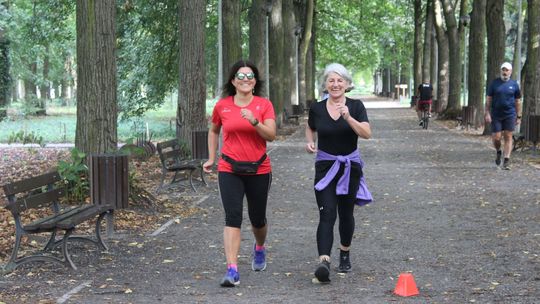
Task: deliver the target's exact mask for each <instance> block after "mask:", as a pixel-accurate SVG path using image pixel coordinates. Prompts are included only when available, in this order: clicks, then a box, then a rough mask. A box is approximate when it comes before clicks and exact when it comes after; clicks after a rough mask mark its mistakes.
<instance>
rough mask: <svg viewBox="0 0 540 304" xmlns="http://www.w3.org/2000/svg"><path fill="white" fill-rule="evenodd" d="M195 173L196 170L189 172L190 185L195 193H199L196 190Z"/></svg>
mask: <svg viewBox="0 0 540 304" xmlns="http://www.w3.org/2000/svg"><path fill="white" fill-rule="evenodd" d="M193 171H194V170H189V185H190V186H191V189H193V191H195V192H197V189H195V185H193Z"/></svg>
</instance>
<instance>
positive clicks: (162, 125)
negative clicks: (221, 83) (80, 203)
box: [0, 100, 215, 144]
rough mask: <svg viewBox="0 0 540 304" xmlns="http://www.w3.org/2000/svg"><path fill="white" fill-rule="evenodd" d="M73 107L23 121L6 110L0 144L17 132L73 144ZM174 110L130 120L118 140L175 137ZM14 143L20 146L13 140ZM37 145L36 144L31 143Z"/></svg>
mask: <svg viewBox="0 0 540 304" xmlns="http://www.w3.org/2000/svg"><path fill="white" fill-rule="evenodd" d="M214 103H215V101H211V100H209V101H207V113H208V112H211V111H212V108H213V106H214ZM76 119H77V116H76V107H48V108H47V116H42V117H33V116H29V117H24V116H21V115H17V112H16V111H13V110H11V111H10V110H8V119H6V120H4V121H2V122H0V143H8V142H9V141H10V137H13V136H14V135H15V134H17V133H20V132H21V131H22V132H24V134H27V135H28V134H29V135H33V136H32V137H34V138H39V137H42V138H43V143H44V144H48V143H73V142H75V128H76ZM175 120H176V109H173V108H172V107H171V106H170V104H169V105H168V106H164V107H163V108H160V109H158V110H155V111H149V112H148V113H146V114H145V115H144V116H143V117H140V118H133V119H129V120H126V121H120V122H119V123H118V140H119V141H120V142H125V141H127V140H129V139H133V140H135V139H136V138H137V136H140V134H141V133H143V132H144V133H145V134H146V132H147V129H148V131H149V132H150V134H151V137H152V141H161V140H164V139H170V138H172V137H174V136H175V132H176V131H175ZM16 142H21V140H17V141H16ZM35 143H37V142H35Z"/></svg>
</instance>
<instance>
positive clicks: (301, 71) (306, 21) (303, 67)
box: [298, 0, 314, 107]
mask: <svg viewBox="0 0 540 304" xmlns="http://www.w3.org/2000/svg"><path fill="white" fill-rule="evenodd" d="M304 8H305V9H304V10H303V11H305V15H304V16H303V17H304V18H303V19H302V28H303V31H302V33H303V36H302V40H301V41H300V47H299V50H298V54H299V55H298V56H299V59H298V76H299V79H298V82H299V84H300V85H299V90H300V91H299V92H298V96H299V100H300V103H301V104H303V105H304V107H305V106H306V105H307V102H306V101H307V100H308V99H310V100H311V99H313V92H311V96H308V95H309V94H308V92H309V91H308V90H307V89H308V88H307V83H306V79H309V78H310V77H309V75H308V72H309V69H308V67H309V66H308V64H307V58H308V50H309V46H310V45H311V41H312V39H311V31H312V30H313V11H314V4H313V0H307V1H306V4H305V7H304Z"/></svg>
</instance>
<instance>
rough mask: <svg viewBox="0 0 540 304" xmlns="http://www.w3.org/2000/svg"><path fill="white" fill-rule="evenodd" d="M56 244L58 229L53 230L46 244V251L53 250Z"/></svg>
mask: <svg viewBox="0 0 540 304" xmlns="http://www.w3.org/2000/svg"><path fill="white" fill-rule="evenodd" d="M55 244H56V231H53V232H52V234H51V237H50V238H49V241H48V242H47V245H45V248H44V249H43V250H44V251H47V250H52V249H54V247H55Z"/></svg>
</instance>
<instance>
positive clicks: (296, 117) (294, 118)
mask: <svg viewBox="0 0 540 304" xmlns="http://www.w3.org/2000/svg"><path fill="white" fill-rule="evenodd" d="M300 116H301V115H299V114H291V113H289V110H287V108H283V117H284V118H285V120H286V121H294V123H295V124H298V120H299V119H300Z"/></svg>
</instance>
